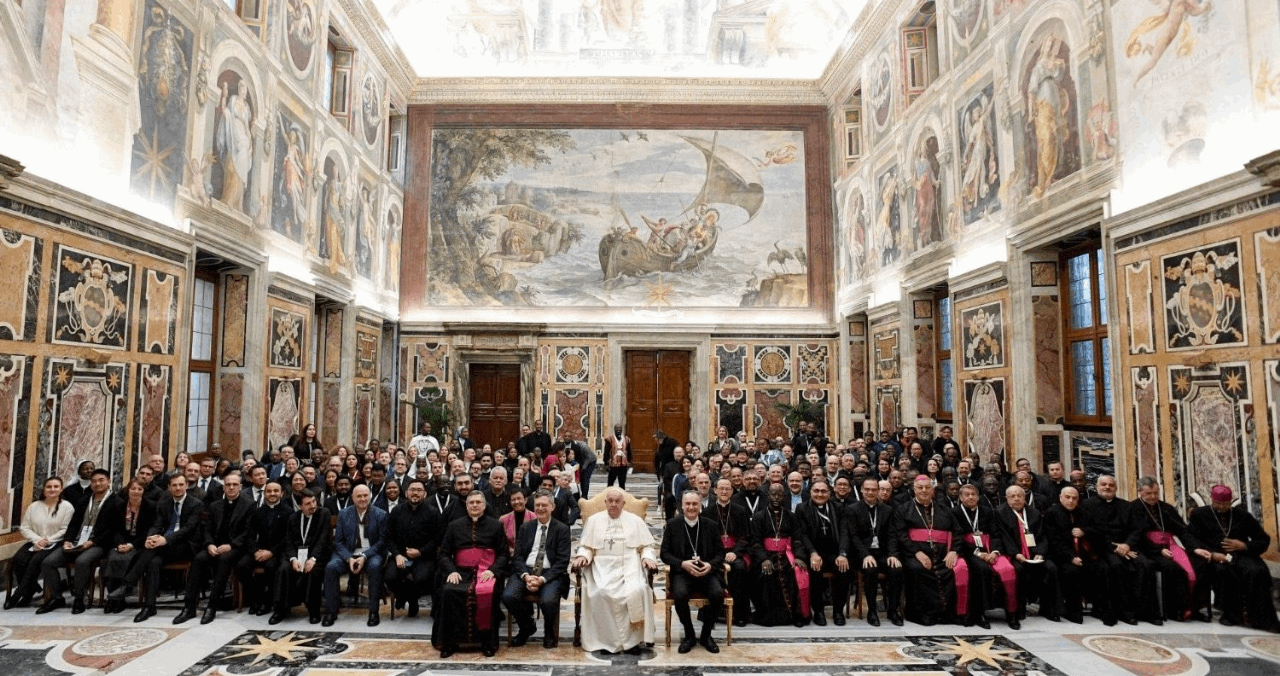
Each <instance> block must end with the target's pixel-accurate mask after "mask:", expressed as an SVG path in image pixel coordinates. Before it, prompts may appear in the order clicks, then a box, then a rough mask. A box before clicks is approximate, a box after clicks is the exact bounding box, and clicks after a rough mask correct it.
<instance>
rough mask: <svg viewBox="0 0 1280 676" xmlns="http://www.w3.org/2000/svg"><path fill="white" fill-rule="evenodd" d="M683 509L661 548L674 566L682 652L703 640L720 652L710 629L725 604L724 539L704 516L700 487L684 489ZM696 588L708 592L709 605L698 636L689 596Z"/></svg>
mask: <svg viewBox="0 0 1280 676" xmlns="http://www.w3.org/2000/svg"><path fill="white" fill-rule="evenodd" d="M680 511H681V516H678V517H676V518H674V519H671V520H670V521H668V522H667V527H666V528H665V529H664V530H663V532H662V549H661V551H662V562H663V563H665V564H667V565H668V566H670V567H671V572H670V574H669V576H668V583H669V584H670V585H671V586H670V589H669V591H670V593H671V597H672V598H673V599H675V607H676V614H677V615H679V616H680V624H681V625H683V626H684V638H683V639H682V640H681V641H680V652H681V653H687V652H689V651H690V650H693V646H694V644H695V643H701V644H702V646H703V647H704V648H706V649H707V652H712V653H718V652H720V646H718V645H716V640H715V639H714V638H712V637H711V630H712V629H714V628H715V626H716V618H717V617H719V616H720V609H721V608H722V607H723V606H724V543H723V542H721V540H720V534H721V531H720V524H719V523H718V522H716V521H713V520H711V519H707V518H704V517H703V516H702V499H701V497H699V495H698V492H697V491H685V492H684V494H683V495H681V496H680ZM694 592H702V593H703V594H705V595H706V596H707V605H705V606H703V607H702V610H701V611H699V613H698V615H699V618H698V619H700V620H702V634H701V636H700V638H697V639H695V638H694V632H693V616H692V614H691V613H690V612H689V597H690V596H691V595H692V594H693V593H694Z"/></svg>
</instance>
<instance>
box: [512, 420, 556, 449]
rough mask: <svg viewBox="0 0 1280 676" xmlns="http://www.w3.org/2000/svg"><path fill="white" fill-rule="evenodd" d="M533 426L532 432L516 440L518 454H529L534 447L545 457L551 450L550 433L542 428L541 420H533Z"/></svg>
mask: <svg viewBox="0 0 1280 676" xmlns="http://www.w3.org/2000/svg"><path fill="white" fill-rule="evenodd" d="M533 428H534V429H533V431H532V432H528V433H526V434H525V435H524V436H522V437H520V438H519V439H517V440H516V448H517V449H518V450H519V451H520V455H523V456H526V457H527V456H529V455H531V454H532V453H533V449H535V448H536V449H538V450H540V451H541V452H542V453H541V455H542V456H543V457H546V455H547V454H548V453H550V452H551V435H550V434H547V431H546V430H545V429H543V427H542V421H541V420H538V421H535V422H534V423H533Z"/></svg>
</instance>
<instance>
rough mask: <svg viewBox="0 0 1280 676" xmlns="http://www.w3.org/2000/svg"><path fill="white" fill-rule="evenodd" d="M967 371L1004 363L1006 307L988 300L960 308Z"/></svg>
mask: <svg viewBox="0 0 1280 676" xmlns="http://www.w3.org/2000/svg"><path fill="white" fill-rule="evenodd" d="M960 325H961V326H962V327H964V368H965V370H973V369H989V368H998V367H1000V366H1004V306H1003V305H1002V304H1001V303H1000V302H999V301H997V302H995V303H987V304H986V305H979V306H977V307H971V308H965V309H964V310H961V311H960Z"/></svg>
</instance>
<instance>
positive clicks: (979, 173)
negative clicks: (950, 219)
mask: <svg viewBox="0 0 1280 676" xmlns="http://www.w3.org/2000/svg"><path fill="white" fill-rule="evenodd" d="M990 112H991V99H990V98H988V97H987V96H986V95H985V94H984V95H983V96H982V97H981V99H979V104H978V105H976V106H973V107H972V108H970V109H969V114H968V119H967V120H965V132H964V155H963V157H962V159H961V170H962V179H961V184H960V199H961V201H962V202H963V203H964V210H965V211H966V212H969V211H972V210H974V209H975V208H976V207H977V206H978V205H979V204H980V203H981V202H982V201H983V200H985V199H986V198H987V195H988V194H989V193H990V192H991V186H992V185H993V184H994V183H995V181H996V179H997V178H998V177H999V173H998V172H999V165H998V164H997V160H996V153H995V138H994V137H993V136H992V130H991V128H990V127H989V126H988V125H987V122H988V120H990Z"/></svg>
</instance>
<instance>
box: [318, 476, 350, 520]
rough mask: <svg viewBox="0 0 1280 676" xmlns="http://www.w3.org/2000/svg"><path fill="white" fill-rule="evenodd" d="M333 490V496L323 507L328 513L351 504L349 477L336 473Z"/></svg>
mask: <svg viewBox="0 0 1280 676" xmlns="http://www.w3.org/2000/svg"><path fill="white" fill-rule="evenodd" d="M333 490H334V493H333V497H331V498H329V500H328V501H327V502H325V504H324V509H325V511H327V512H329V513H330V514H337V513H338V512H341V511H342V510H344V509H346V508H347V507H348V506H350V505H351V477H349V476H347V475H346V474H340V475H338V478H337V479H335V480H334V482H333Z"/></svg>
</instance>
